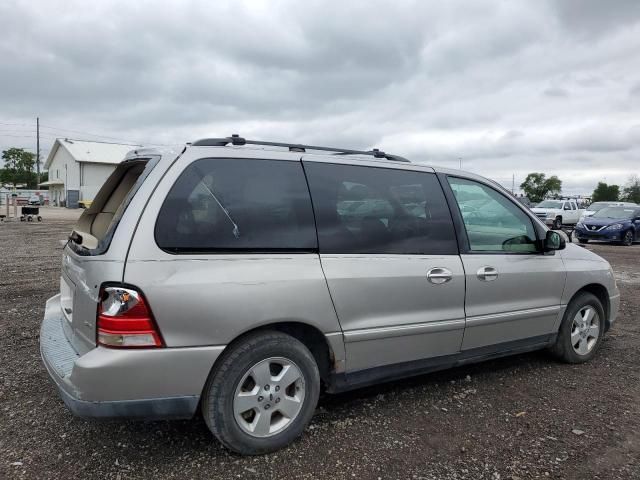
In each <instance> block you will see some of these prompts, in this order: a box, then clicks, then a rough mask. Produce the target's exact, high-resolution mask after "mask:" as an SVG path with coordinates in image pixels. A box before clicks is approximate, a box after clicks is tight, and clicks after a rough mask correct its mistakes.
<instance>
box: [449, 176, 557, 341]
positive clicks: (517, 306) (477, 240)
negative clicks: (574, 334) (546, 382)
mask: <svg viewBox="0 0 640 480" xmlns="http://www.w3.org/2000/svg"><path fill="white" fill-rule="evenodd" d="M447 179H448V182H449V185H450V186H451V189H452V190H453V194H454V197H455V199H456V201H457V203H458V206H459V211H460V215H461V217H462V223H463V224H464V229H465V232H462V233H463V234H465V233H466V241H465V242H464V243H466V245H465V246H464V249H463V250H464V251H463V254H462V255H461V257H462V262H463V264H464V269H465V272H466V280H467V291H466V304H465V308H466V315H467V317H466V319H467V326H466V329H465V334H464V341H463V343H462V349H463V350H469V349H473V348H478V347H486V346H489V345H496V344H506V343H509V342H517V341H520V340H522V341H533V342H535V341H536V340H539V341H540V342H543V341H545V339H546V338H547V337H548V336H549V334H551V333H553V332H554V330H555V329H557V325H558V320H559V315H560V311H561V307H560V301H561V297H562V291H563V289H564V284H565V278H566V272H565V268H564V264H563V262H562V259H561V258H560V256H559V255H555V254H543V253H542V252H541V251H540V249H539V247H540V242H538V241H536V239H537V235H536V230H535V228H534V224H533V221H532V219H531V218H530V217H529V216H528V215H527V214H526V213H525V212H524V211H523V209H522V208H521V207H520V205H519V204H518V203H516V201H515V200H511V199H510V198H508V197H507V196H506V195H504V194H502V193H501V192H499V191H498V190H497V189H494V188H493V187H491V186H489V185H487V184H485V183H481V182H477V181H473V180H469V179H464V178H458V177H453V176H449V177H447ZM464 236H465V235H463V237H464Z"/></svg>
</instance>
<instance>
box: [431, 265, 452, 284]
mask: <svg viewBox="0 0 640 480" xmlns="http://www.w3.org/2000/svg"><path fill="white" fill-rule="evenodd" d="M452 278H453V274H452V273H451V270H447V269H446V268H441V267H435V268H432V269H431V270H429V271H428V272H427V280H429V282H431V283H433V284H434V285H442V284H443V283H447V282H448V281H450V280H451V279H452Z"/></svg>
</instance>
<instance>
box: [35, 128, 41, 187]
mask: <svg viewBox="0 0 640 480" xmlns="http://www.w3.org/2000/svg"><path fill="white" fill-rule="evenodd" d="M36 172H37V178H38V182H37V185H36V188H40V117H36Z"/></svg>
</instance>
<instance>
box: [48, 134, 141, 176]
mask: <svg viewBox="0 0 640 480" xmlns="http://www.w3.org/2000/svg"><path fill="white" fill-rule="evenodd" d="M140 146H141V145H133V144H121V143H107V142H91V141H87V140H74V139H71V138H56V140H55V142H54V143H53V147H51V151H50V152H49V155H48V156H47V161H46V162H45V164H44V168H45V170H48V169H49V166H50V165H51V162H52V161H53V158H54V157H55V155H56V153H57V152H58V149H59V148H61V147H62V148H64V149H65V150H66V151H67V152H69V154H70V155H71V157H72V158H73V159H74V160H75V161H76V162H88V163H107V164H113V165H115V164H118V163H120V162H121V161H122V160H124V157H125V155H126V154H127V152H129V151H130V150H134V149H135V148H136V147H140Z"/></svg>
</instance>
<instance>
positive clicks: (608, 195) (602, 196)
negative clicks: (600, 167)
mask: <svg viewBox="0 0 640 480" xmlns="http://www.w3.org/2000/svg"><path fill="white" fill-rule="evenodd" d="M619 198H620V187H619V186H618V185H607V184H606V183H604V182H598V186H597V187H596V189H595V190H594V191H593V194H592V195H591V201H593V202H615V201H616V200H618V199H619Z"/></svg>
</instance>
